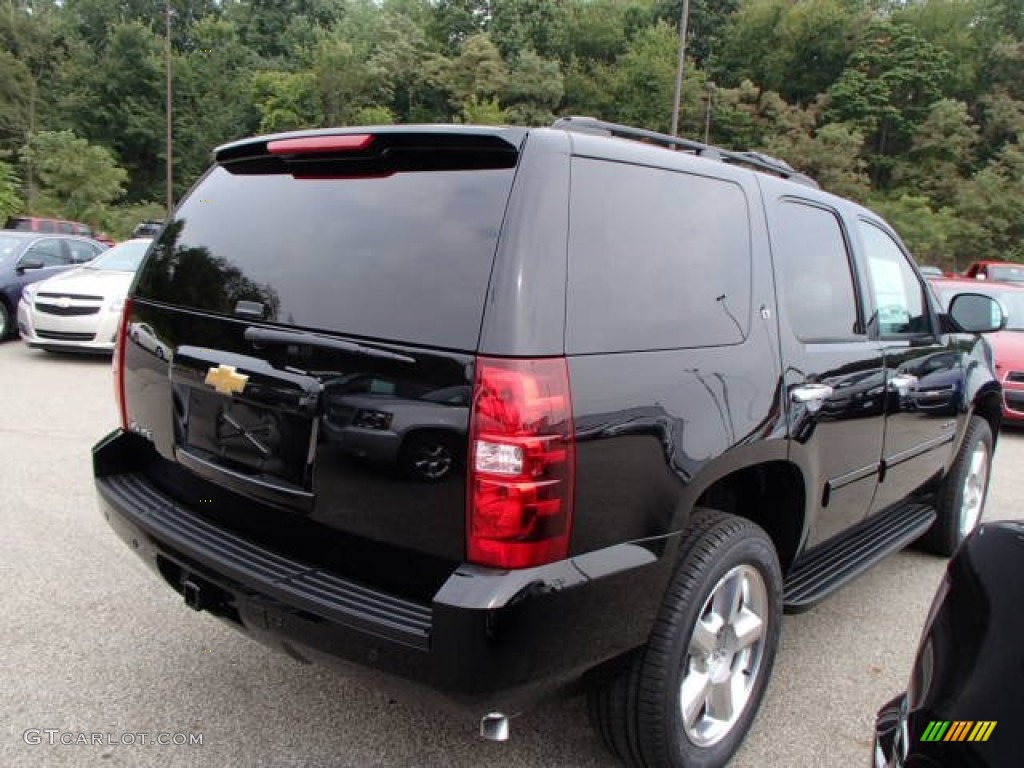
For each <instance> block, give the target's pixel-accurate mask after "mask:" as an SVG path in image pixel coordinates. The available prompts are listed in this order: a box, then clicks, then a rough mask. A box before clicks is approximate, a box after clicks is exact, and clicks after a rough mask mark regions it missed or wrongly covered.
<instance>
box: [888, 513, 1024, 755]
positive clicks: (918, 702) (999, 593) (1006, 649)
mask: <svg viewBox="0 0 1024 768" xmlns="http://www.w3.org/2000/svg"><path fill="white" fill-rule="evenodd" d="M1022 603H1024V524H1022V523H1021V522H1019V521H1005V522H995V523H985V524H983V525H981V526H979V527H978V528H977V530H975V531H974V532H973V533H972V534H971V535H970V536H968V537H967V539H966V540H965V541H964V543H963V545H962V546H961V547H960V549H959V550H957V553H956V555H955V556H954V557H953V559H952V560H950V562H949V567H948V568H947V569H946V574H945V577H944V578H943V580H942V583H941V584H940V585H939V589H938V591H937V593H936V595H935V600H934V602H933V604H932V607H931V610H930V611H929V612H928V617H927V618H926V619H925V625H924V631H923V633H922V635H921V642H920V644H919V645H918V649H917V657H916V660H915V662H914V668H913V670H912V672H911V674H910V681H909V683H908V684H907V690H906V692H905V693H902V694H900V695H899V696H897V697H896V698H894V699H893V700H892V701H890V702H888V703H887V704H885V705H884V706H883V707H882V709H881V710H880V711H879V713H878V718H877V721H876V725H875V748H874V763H873V764H874V766H875V768H897V766H907V768H913V767H914V766H920V767H921V768H925V767H926V766H936V767H938V766H941V767H942V768H1004V767H1005V766H1011V765H1020V756H1021V754H1022V753H1024V731H1022V730H1021V728H1020V725H1019V723H1020V721H1021V717H1022V716H1024V699H1022V698H1021V695H1020V685H1021V682H1022V681H1021V675H1022V671H1024V645H1022V644H1021V640H1020V638H1021V635H1022V633H1024V614H1022V613H1021V610H1020V606H1021V604H1022Z"/></svg>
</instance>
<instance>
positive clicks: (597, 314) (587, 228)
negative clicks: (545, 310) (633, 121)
mask: <svg viewBox="0 0 1024 768" xmlns="http://www.w3.org/2000/svg"><path fill="white" fill-rule="evenodd" d="M750 283H751V234H750V214H749V210H748V206H747V198H746V195H745V194H744V192H743V189H742V188H741V187H740V186H739V185H737V184H734V183H732V182H730V181H725V180H722V179H712V178H707V177H704V176H697V175H694V174H690V173H683V172H680V171H670V170H664V169H659V168H649V167H645V166H636V165H629V164H625V163H617V162H611V161H604V160H593V159H589V158H579V157H578V158H574V159H573V161H572V198H571V201H570V205H569V289H568V294H567V297H566V298H567V302H568V317H567V322H566V346H567V349H568V350H569V352H570V353H572V354H586V353H601V352H629V351H643V350H656V349H678V348H681V347H706V346H717V345H727V344H739V343H741V342H742V341H743V340H744V338H746V335H747V331H748V328H749V326H750V313H751V308H750V303H751V299H750V296H751V286H750Z"/></svg>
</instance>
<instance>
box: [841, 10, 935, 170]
mask: <svg viewBox="0 0 1024 768" xmlns="http://www.w3.org/2000/svg"><path fill="white" fill-rule="evenodd" d="M947 60H948V54H947V53H946V52H945V51H943V50H942V49H940V48H937V47H936V46H934V45H933V44H931V43H929V42H928V41H926V40H924V39H923V38H922V37H920V36H918V35H917V34H916V33H915V32H914V30H913V29H912V28H911V27H909V26H907V25H905V24H891V23H888V22H880V23H876V24H873V25H872V26H871V27H870V28H869V29H868V30H867V32H866V33H865V35H864V38H863V40H862V41H861V44H860V45H859V46H858V48H857V49H856V50H855V51H854V52H853V54H852V55H851V57H850V63H849V66H848V67H847V68H846V70H844V72H843V74H842V75H840V77H839V79H838V80H837V81H836V82H835V84H834V85H833V86H832V87H831V88H830V89H829V96H830V99H831V106H830V108H829V110H828V111H827V112H826V114H825V115H824V119H826V120H827V121H829V122H845V123H850V124H852V125H854V126H856V127H857V128H858V130H860V131H862V132H863V133H864V135H865V136H866V137H867V142H868V148H869V150H870V157H869V166H870V168H871V174H872V181H873V182H874V184H875V185H876V186H878V187H882V188H886V187H887V186H888V184H889V181H890V176H891V170H892V167H893V164H894V163H893V158H894V157H895V156H897V155H899V154H901V153H903V152H906V151H907V150H908V149H909V148H910V145H911V141H912V138H913V135H914V132H915V130H916V128H917V126H919V125H920V124H921V123H922V122H923V121H924V119H925V118H926V117H927V115H928V113H929V111H930V109H931V107H932V105H933V104H934V103H935V102H936V101H938V100H939V99H940V98H942V93H943V85H944V84H945V83H946V81H947V80H948V79H949V69H948V67H947Z"/></svg>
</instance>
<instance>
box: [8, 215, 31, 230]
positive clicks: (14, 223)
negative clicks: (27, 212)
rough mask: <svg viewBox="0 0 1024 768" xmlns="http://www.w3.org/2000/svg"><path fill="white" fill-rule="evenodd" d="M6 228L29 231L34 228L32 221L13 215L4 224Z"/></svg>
mask: <svg viewBox="0 0 1024 768" xmlns="http://www.w3.org/2000/svg"><path fill="white" fill-rule="evenodd" d="M4 229H19V230H22V231H28V230H31V229H32V221H31V220H30V219H25V218H16V217H14V216H11V217H10V218H9V219H7V223H6V224H5V225H4Z"/></svg>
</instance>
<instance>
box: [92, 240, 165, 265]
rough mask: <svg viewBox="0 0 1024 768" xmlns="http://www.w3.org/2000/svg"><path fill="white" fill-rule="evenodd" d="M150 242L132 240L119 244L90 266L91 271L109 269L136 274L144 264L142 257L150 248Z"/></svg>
mask: <svg viewBox="0 0 1024 768" xmlns="http://www.w3.org/2000/svg"><path fill="white" fill-rule="evenodd" d="M150 242H151V241H149V240H131V241H129V242H127V243H119V244H118V245H115V246H114V247H113V248H111V249H110V250H108V251H104V252H103V254H102V255H101V256H99V257H98V258H96V259H94V260H93V261H92V262H91V263H90V264H89V269H107V270H111V271H117V272H134V271H135V270H137V269H138V268H139V264H141V263H142V257H143V256H145V255H146V249H147V248H149V244H150Z"/></svg>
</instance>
